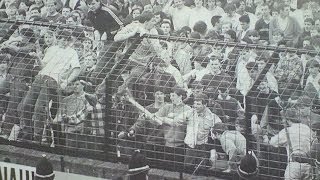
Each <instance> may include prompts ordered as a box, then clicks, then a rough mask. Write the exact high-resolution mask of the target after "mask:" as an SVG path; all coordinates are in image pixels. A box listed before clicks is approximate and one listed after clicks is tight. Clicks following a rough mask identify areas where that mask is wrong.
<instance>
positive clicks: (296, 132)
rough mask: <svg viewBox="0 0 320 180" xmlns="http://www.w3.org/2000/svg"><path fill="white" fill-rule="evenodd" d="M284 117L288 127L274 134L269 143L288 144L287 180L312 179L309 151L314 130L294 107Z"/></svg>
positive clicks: (273, 144) (274, 144) (276, 145)
mask: <svg viewBox="0 0 320 180" xmlns="http://www.w3.org/2000/svg"><path fill="white" fill-rule="evenodd" d="M284 118H285V119H286V120H287V121H286V122H284V123H288V127H287V128H286V127H285V128H284V129H282V130H281V131H280V132H279V133H278V134H277V135H275V136H273V137H272V138H271V139H270V141H269V144H270V145H272V146H274V147H279V146H286V148H287V155H288V161H289V162H288V164H287V168H286V170H285V174H284V178H285V180H289V179H310V178H311V176H310V174H311V173H310V171H311V165H310V164H309V159H308V153H309V152H310V146H311V137H312V134H313V132H312V131H311V129H310V127H309V126H307V125H305V124H302V123H301V120H300V118H299V116H298V114H297V112H296V109H294V108H290V109H287V110H286V112H285V117H284ZM309 176H310V177H309Z"/></svg>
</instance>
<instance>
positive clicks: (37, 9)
mask: <svg viewBox="0 0 320 180" xmlns="http://www.w3.org/2000/svg"><path fill="white" fill-rule="evenodd" d="M34 10H36V11H38V12H39V13H40V12H41V11H40V8H39V7H37V6H34V7H32V8H31V9H30V10H29V11H30V12H31V11H34Z"/></svg>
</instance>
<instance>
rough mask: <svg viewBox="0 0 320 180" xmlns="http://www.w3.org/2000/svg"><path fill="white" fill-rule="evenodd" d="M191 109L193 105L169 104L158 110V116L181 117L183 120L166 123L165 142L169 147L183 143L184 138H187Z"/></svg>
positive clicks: (164, 126) (164, 127)
mask: <svg viewBox="0 0 320 180" xmlns="http://www.w3.org/2000/svg"><path fill="white" fill-rule="evenodd" d="M190 110H191V107H190V106H188V105H185V104H179V105H174V104H167V105H165V106H163V107H162V108H160V109H159V111H158V112H156V116H158V117H167V118H173V117H180V119H181V120H183V122H182V123H181V122H177V123H173V124H164V125H163V129H164V138H165V140H166V142H165V144H166V146H169V147H177V146H180V145H183V144H184V143H183V140H184V138H185V135H186V133H185V131H186V123H187V118H186V117H187V113H186V112H188V111H190Z"/></svg>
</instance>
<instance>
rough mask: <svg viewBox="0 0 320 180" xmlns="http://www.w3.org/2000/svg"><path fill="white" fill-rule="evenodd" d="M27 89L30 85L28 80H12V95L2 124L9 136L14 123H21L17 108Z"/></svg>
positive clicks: (3, 131)
mask: <svg viewBox="0 0 320 180" xmlns="http://www.w3.org/2000/svg"><path fill="white" fill-rule="evenodd" d="M27 91H28V86H27V83H26V82H23V81H19V80H12V81H11V82H10V97H9V101H8V106H7V109H6V111H5V117H4V121H3V124H2V133H3V134H5V135H8V136H9V135H10V132H11V129H12V127H13V125H14V124H20V120H19V115H18V111H17V109H18V106H19V104H20V103H21V101H22V99H23V97H24V96H25V94H26V92H27Z"/></svg>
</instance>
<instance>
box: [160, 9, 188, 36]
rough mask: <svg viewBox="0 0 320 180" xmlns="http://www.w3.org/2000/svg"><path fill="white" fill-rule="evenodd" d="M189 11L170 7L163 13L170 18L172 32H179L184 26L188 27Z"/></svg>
mask: <svg viewBox="0 0 320 180" xmlns="http://www.w3.org/2000/svg"><path fill="white" fill-rule="evenodd" d="M190 12H191V9H190V8H189V7H187V6H183V7H182V8H181V9H178V8H174V7H170V8H169V9H168V10H167V11H166V12H165V13H168V14H169V15H170V16H171V17H172V22H173V26H174V30H176V31H177V30H180V29H181V28H182V27H184V26H189V17H190Z"/></svg>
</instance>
